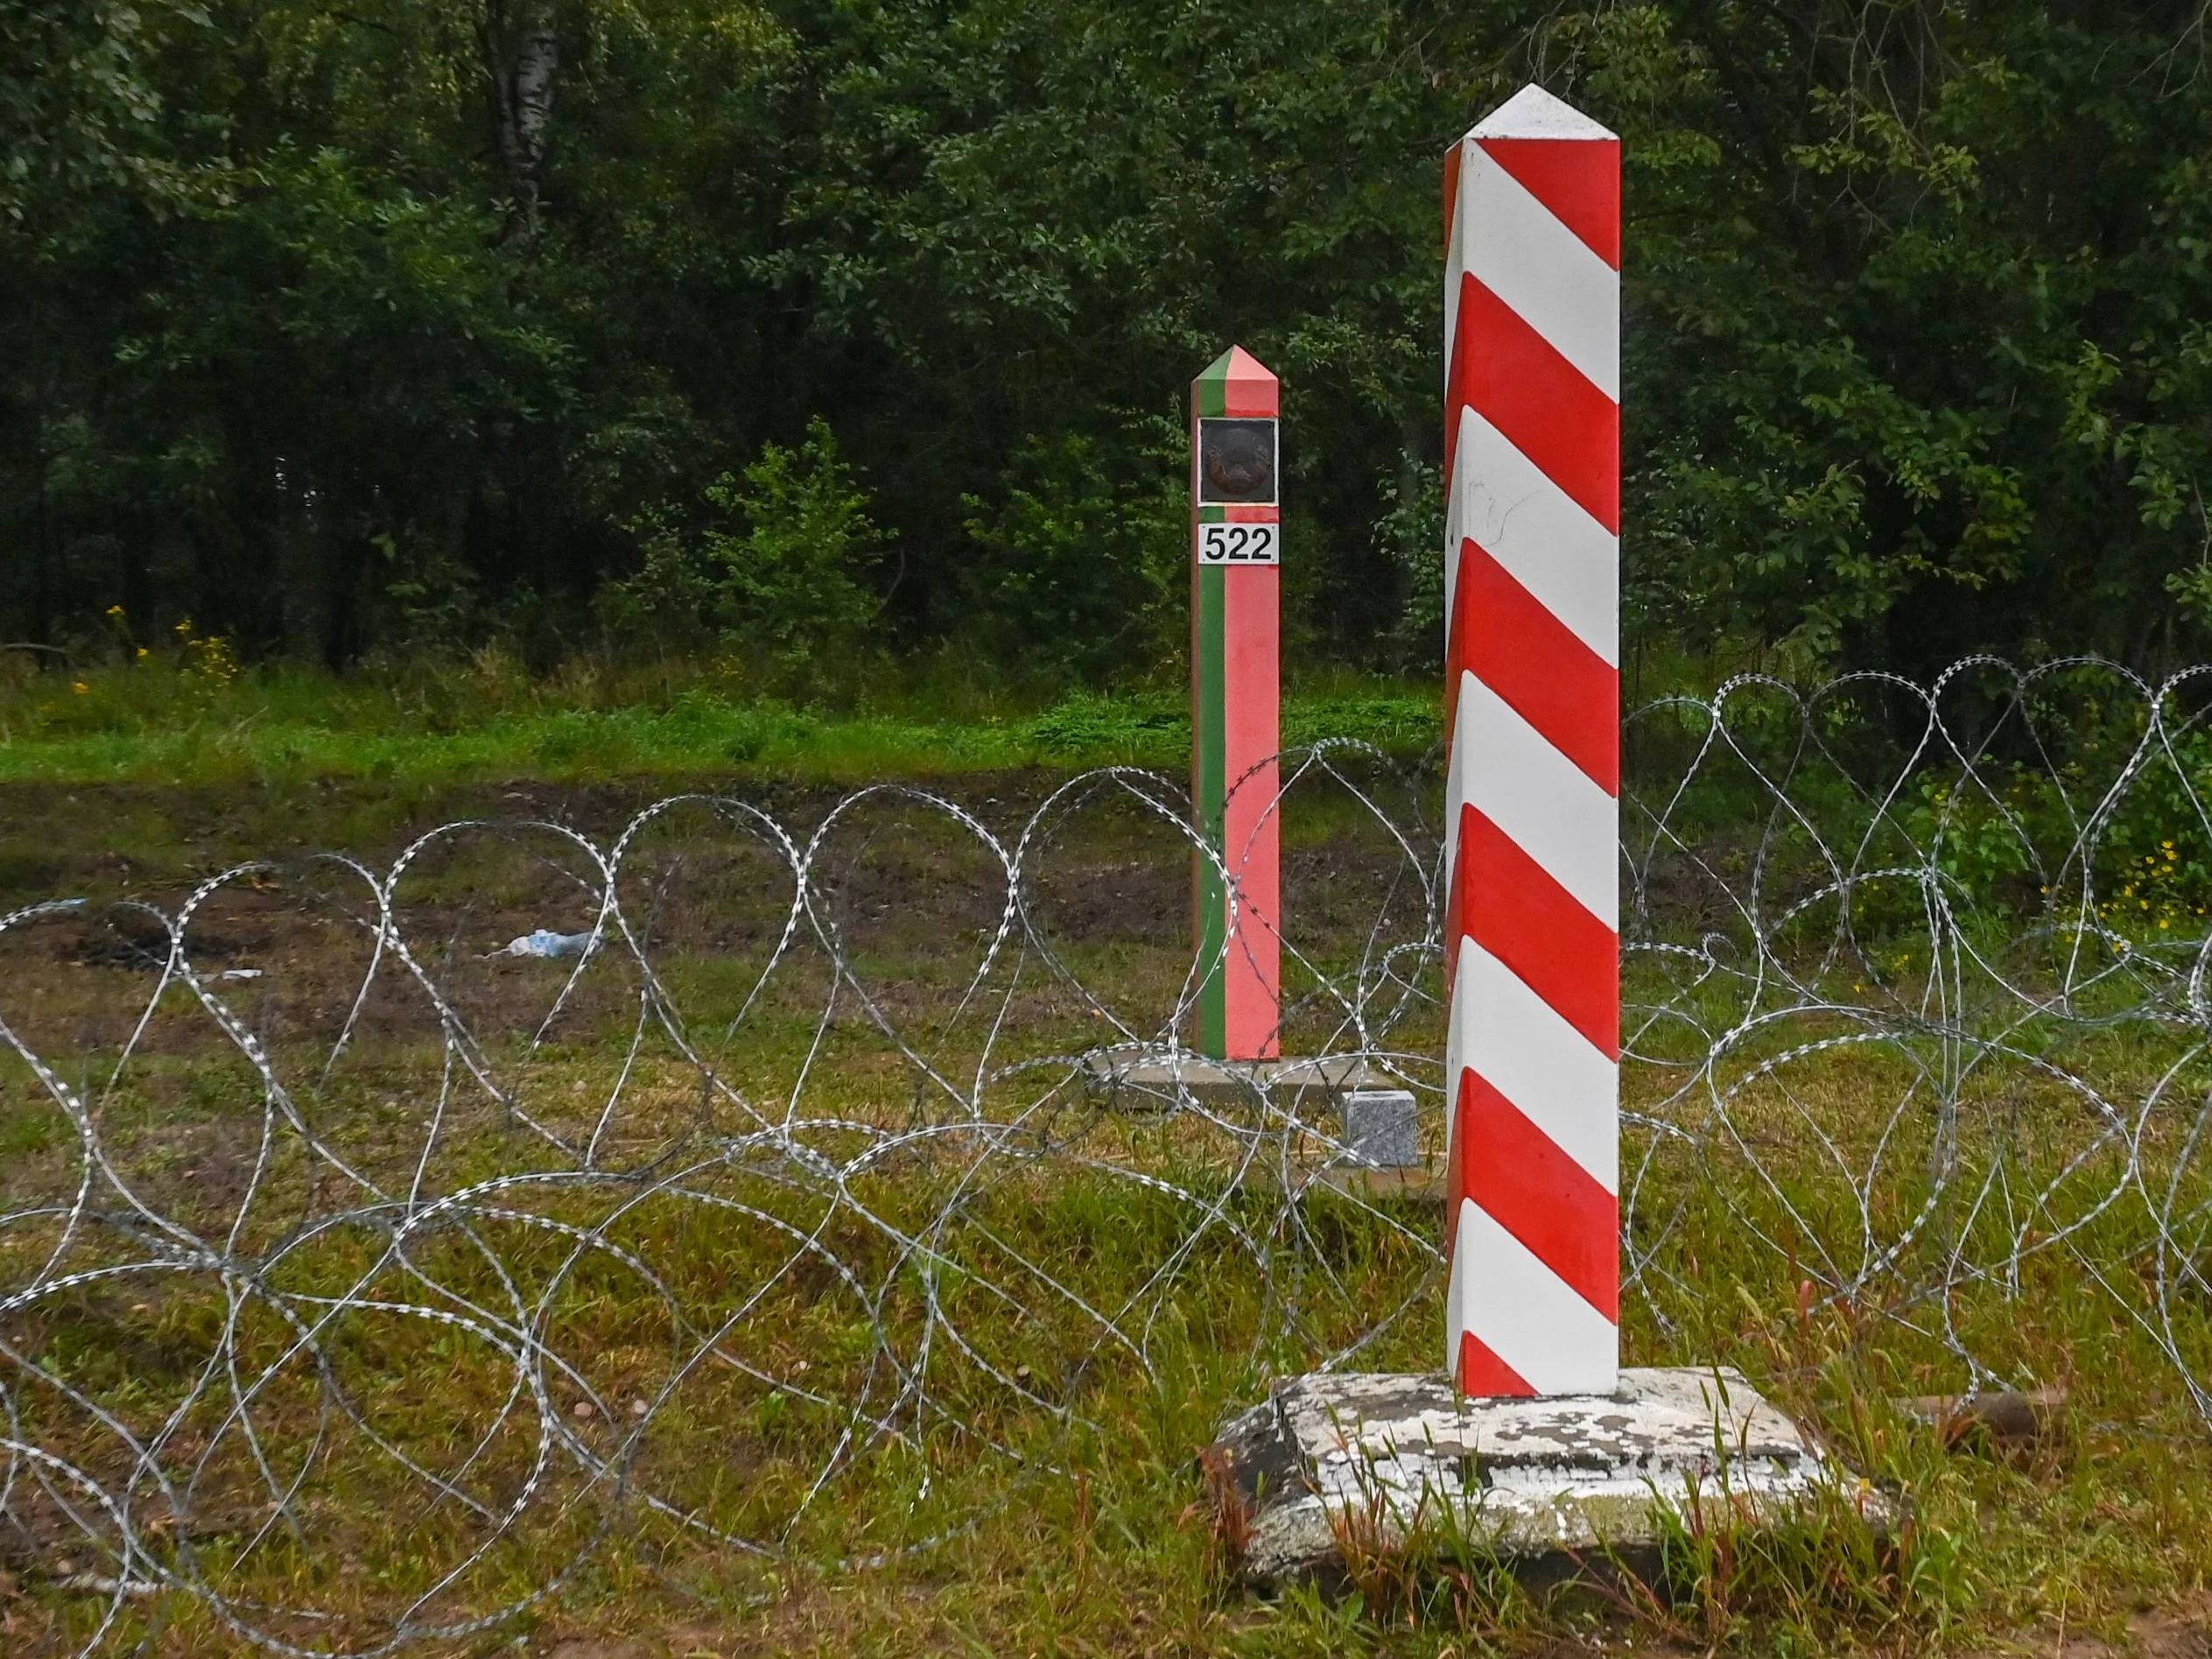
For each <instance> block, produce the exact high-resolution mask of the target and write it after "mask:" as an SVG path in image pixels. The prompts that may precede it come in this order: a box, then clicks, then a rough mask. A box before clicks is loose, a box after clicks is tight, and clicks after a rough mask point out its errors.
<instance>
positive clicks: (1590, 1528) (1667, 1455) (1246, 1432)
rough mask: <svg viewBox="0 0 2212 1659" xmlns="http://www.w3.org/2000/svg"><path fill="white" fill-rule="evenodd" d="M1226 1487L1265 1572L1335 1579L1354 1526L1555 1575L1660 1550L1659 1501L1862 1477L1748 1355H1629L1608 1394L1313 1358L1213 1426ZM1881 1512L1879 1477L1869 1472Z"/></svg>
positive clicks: (1377, 1543) (1768, 1498) (1871, 1504)
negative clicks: (1443, 1543)
mask: <svg viewBox="0 0 2212 1659" xmlns="http://www.w3.org/2000/svg"><path fill="white" fill-rule="evenodd" d="M1214 1451H1215V1454H1216V1457H1217V1458H1218V1464H1217V1468H1218V1470H1219V1471H1220V1472H1221V1473H1223V1474H1225V1475H1226V1477H1227V1479H1226V1480H1225V1481H1223V1482H1222V1483H1221V1485H1220V1487H1219V1489H1218V1490H1217V1492H1216V1494H1215V1500H1216V1501H1217V1502H1218V1503H1222V1504H1228V1503H1235V1504H1237V1505H1238V1506H1239V1508H1240V1509H1241V1514H1240V1515H1239V1516H1238V1517H1236V1519H1235V1522H1234V1523H1233V1524H1232V1526H1231V1527H1229V1528H1228V1530H1229V1532H1230V1534H1231V1536H1239V1537H1241V1538H1242V1540H1243V1541H1244V1542H1243V1550H1244V1573H1245V1576H1246V1579H1247V1580H1248V1581H1249V1582H1251V1583H1253V1584H1254V1585H1260V1586H1280V1585H1284V1584H1287V1583H1290V1582H1293V1581H1296V1580H1297V1579H1301V1578H1323V1579H1327V1578H1331V1577H1332V1576H1333V1575H1335V1574H1337V1573H1340V1572H1341V1571H1343V1569H1344V1566H1345V1550H1344V1543H1345V1539H1346V1538H1347V1537H1350V1538H1353V1539H1356V1540H1359V1544H1360V1547H1361V1548H1363V1549H1368V1550H1373V1549H1383V1550H1387V1549H1390V1548H1394V1547H1397V1546H1401V1545H1403V1544H1405V1543H1408V1541H1410V1540H1413V1539H1415V1537H1416V1536H1417V1535H1418V1534H1420V1533H1421V1532H1422V1531H1424V1530H1432V1531H1433V1530H1443V1529H1449V1531H1450V1535H1451V1536H1456V1537H1458V1538H1462V1539H1465V1540H1468V1541H1470V1542H1472V1543H1477V1544H1478V1545H1481V1546H1485V1547H1487V1548H1490V1549H1492V1550H1495V1551H1496V1552H1497V1553H1498V1555H1499V1557H1502V1558H1504V1559H1506V1561H1508V1562H1510V1563H1512V1564H1515V1565H1516V1566H1519V1567H1523V1568H1534V1569H1535V1570H1536V1571H1537V1576H1541V1577H1558V1576H1564V1574H1565V1573H1567V1572H1569V1571H1573V1570H1575V1569H1576V1568H1577V1567H1579V1566H1580V1565H1581V1564H1583V1558H1584V1557H1590V1556H1592V1555H1596V1556H1599V1557H1606V1556H1610V1557H1613V1558H1614V1559H1615V1560H1616V1561H1619V1562H1622V1563H1626V1564H1631V1565H1633V1564H1637V1563H1638V1562H1639V1559H1640V1558H1648V1557H1651V1556H1652V1555H1653V1553H1654V1551H1655V1549H1656V1546H1657V1544H1658V1543H1659V1540H1660V1537H1661V1525H1662V1522H1663V1519H1664V1515H1663V1512H1664V1511H1665V1510H1666V1509H1668V1508H1672V1509H1673V1510H1674V1511H1675V1514H1677V1515H1680V1514H1681V1513H1682V1511H1683V1508H1684V1507H1685V1505H1686V1504H1688V1503H1689V1501H1691V1499H1690V1494H1691V1493H1692V1491H1693V1490H1695V1491H1696V1493H1697V1494H1699V1496H1700V1499H1701V1500H1702V1501H1705V1502H1712V1501H1716V1500H1717V1499H1718V1498H1719V1497H1720V1495H1721V1494H1722V1492H1723V1491H1724V1490H1725V1492H1726V1493H1727V1494H1729V1501H1731V1503H1737V1504H1739V1505H1740V1506H1741V1507H1740V1508H1738V1509H1737V1511H1736V1513H1738V1514H1741V1513H1744V1512H1745V1510H1747V1511H1748V1513H1749V1515H1751V1516H1752V1518H1753V1519H1754V1520H1761V1519H1768V1518H1774V1517H1779V1516H1780V1515H1783V1514H1785V1513H1787V1511H1788V1510H1789V1509H1790V1508H1793V1507H1794V1506H1796V1505H1798V1504H1801V1503H1803V1502H1806V1501H1808V1500H1810V1499H1811V1498H1812V1497H1813V1495H1814V1494H1815V1492H1817V1491H1818V1490H1820V1489H1821V1488H1822V1487H1836V1485H1837V1484H1838V1483H1839V1482H1844V1483H1850V1484H1847V1485H1846V1487H1845V1489H1846V1490H1851V1489H1853V1488H1854V1487H1857V1483H1855V1482H1852V1481H1851V1477H1850V1476H1849V1475H1847V1474H1846V1473H1844V1472H1843V1470H1842V1469H1841V1468H1840V1466H1837V1465H1836V1464H1835V1463H1833V1462H1832V1461H1830V1460H1829V1459H1827V1458H1826V1457H1825V1456H1823V1455H1822V1452H1820V1450H1819V1449H1818V1448H1817V1447H1816V1446H1815V1445H1814V1444H1813V1443H1812V1442H1811V1441H1809V1440H1808V1438H1806V1436H1805V1435H1804V1434H1803V1433H1802V1432H1801V1431H1800V1430H1799V1429H1798V1427H1797V1425H1796V1424H1794V1423H1792V1422H1791V1421H1790V1420H1789V1419H1788V1418H1787V1417H1786V1416H1783V1415H1782V1414H1781V1413H1780V1411H1778V1410H1776V1409H1774V1408H1773V1406H1772V1405H1770V1404H1768V1403H1767V1402H1766V1400H1765V1399H1763V1398H1762V1397H1761V1396H1760V1395H1759V1394H1758V1392H1757V1391H1756V1390H1754V1389H1753V1388H1752V1387H1751V1385H1750V1384H1749V1383H1747V1382H1745V1381H1744V1379H1743V1378H1742V1376H1740V1375H1739V1374H1737V1373H1736V1372H1734V1371H1730V1370H1721V1371H1718V1372H1715V1371H1710V1370H1706V1371H1700V1370H1694V1369H1690V1368H1689V1367H1679V1368H1677V1367H1663V1368H1642V1369H1628V1370H1623V1371H1622V1372H1621V1374H1620V1386H1619V1389H1618V1390H1617V1391H1616V1392H1614V1393H1612V1394H1611V1395H1553V1396H1550V1397H1548V1398H1542V1399H1462V1398H1459V1397H1457V1396H1456V1395H1454V1393H1453V1390H1452V1387H1451V1384H1450V1381H1448V1380H1447V1379H1445V1378H1444V1377H1442V1376H1404V1375H1390V1374H1345V1375H1324V1374H1315V1375H1310V1376H1303V1377H1296V1378H1292V1379H1290V1380H1289V1381H1283V1382H1281V1383H1278V1384H1277V1385H1276V1386H1275V1390H1274V1392H1273V1393H1272V1395H1270V1396H1269V1398H1268V1400H1267V1401H1266V1402H1265V1403H1263V1404H1261V1405H1258V1406H1255V1407H1253V1409H1251V1410H1249V1411H1246V1412H1245V1413H1244V1414H1243V1415H1241V1416H1238V1417H1236V1418H1235V1419H1234V1420H1232V1422H1231V1423H1230V1424H1228V1425H1227V1426H1226V1427H1225V1429H1224V1430H1223V1431H1222V1435H1221V1438H1220V1440H1219V1441H1218V1443H1217V1444H1216V1445H1215V1448H1214ZM1857 1491H1858V1501H1859V1507H1860V1510H1861V1513H1862V1514H1863V1515H1865V1516H1866V1518H1867V1519H1868V1521H1869V1522H1876V1523H1878V1522H1881V1521H1882V1520H1884V1519H1885V1514H1886V1512H1885V1508H1884V1507H1883V1503H1882V1500H1881V1499H1880V1497H1879V1495H1878V1494H1875V1493H1874V1492H1873V1491H1872V1490H1871V1488H1864V1487H1857Z"/></svg>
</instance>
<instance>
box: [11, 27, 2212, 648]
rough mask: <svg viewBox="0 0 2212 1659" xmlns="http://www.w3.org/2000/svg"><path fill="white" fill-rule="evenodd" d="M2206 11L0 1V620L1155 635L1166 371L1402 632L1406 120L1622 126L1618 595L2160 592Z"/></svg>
mask: <svg viewBox="0 0 2212 1659" xmlns="http://www.w3.org/2000/svg"><path fill="white" fill-rule="evenodd" d="M2205 22H2206V19H2205V13H2204V12H2203V11H2202V10H2201V8H2200V7H2199V6H2197V5H2196V4H2194V0H2191V3H2190V4H2179V3H2178V0H2173V3H2167V4H2158V3H2155V0H2153V3H2145V4H2125V3H2123V0H2096V3H2095V4H2092V3H2091V0H2051V3H2040V0H1656V3H1655V4H1581V5H1577V4H1557V3H1556V0H1484V3H1483V4H1445V3H1444V0H1265V3H1264V4H1260V3H1259V0H350V3H349V4H324V3H321V0H131V3H130V4H124V3H123V0H0V641H4V642H10V643H18V644H20V645H22V646H25V647H27V648H30V649H31V652H32V655H34V656H41V655H43V656H44V657H47V658H49V659H50V660H52V661H53V662H55V663H57V664H59V663H62V662H66V661H71V660H75V661H83V660H87V659H88V657H96V656H99V655H101V654H102V653H105V654H107V655H108V656H109V657H114V656H115V655H116V654H117V653H121V654H123V655H128V654H129V653H130V651H132V650H146V649H149V648H163V647H169V648H173V646H174V642H175V639H176V638H179V637H183V638H186V639H189V640H192V641H194V642H197V643H198V644H199V646H200V648H201V649H207V641H209V640H214V641H217V642H219V643H220V644H221V649H222V650H225V651H227V652H231V653H235V657H237V658H238V659H239V660H241V661H243V662H245V663H247V664H252V663H255V662H263V661H266V662H290V663H295V664H310V665H317V664H319V665H323V666H327V667H328V668H331V669H335V670H348V669H353V668H355V667H358V666H359V665H362V664H368V663H374V662H376V661H390V660H393V659H396V658H399V657H408V656H410V655H416V654H422V653H436V652H439V651H461V650H469V649H472V648H474V647H476V646H479V645H481V644H482V643H484V642H486V641H491V640H496V641H501V642H503V643H505V644H506V646H507V647H508V648H509V649H510V650H513V651H514V652H515V653H516V654H517V656H518V657H521V658H523V659H524V660H527V661H528V662H530V663H533V664H540V665H544V664H552V663H556V662H558V661H559V660H560V659H562V658H563V657H565V656H567V655H569V654H571V653H574V652H579V651H601V652H614V653H618V654H619V653H621V652H625V651H629V652H639V651H660V652H668V651H678V650H680V651H689V652H693V653H698V654H703V655H705V656H708V657H713V656H717V655H719V657H720V659H722V660H724V661H727V662H729V663H733V664H736V665H737V666H738V669H739V670H740V671H741V674H742V676H743V677H744V678H748V679H750V680H753V681H755V682H756V683H758V684H760V685H784V684H809V685H814V686H815V687H817V688H820V687H823V686H825V685H827V686H831V687H833V686H834V685H835V683H836V682H837V681H838V680H839V678H841V677H842V675H843V673H844V665H846V664H850V663H851V662H852V661H853V660H855V659H856V658H857V657H860V656H868V657H882V658H890V657H896V658H902V659H903V658H915V657H930V656H931V655H934V656H936V657H939V658H950V659H955V660H958V661H959V662H960V663H962V664H966V665H968V667H969V668H970V670H971V671H974V672H979V673H992V674H997V675H1001V676H1003V677H1005V678H1008V679H1009V680H1014V681H1021V682H1022V683H1036V684H1039V685H1048V686H1061V687H1066V686H1079V685H1113V684H1117V683H1127V682H1129V681H1132V680H1134V679H1141V678H1144V677H1146V676H1148V675H1154V674H1160V673H1165V672H1171V671H1173V669H1174V665H1175V664H1176V663H1177V662H1178V661H1179V659H1180V653H1181V652H1182V651H1183V649H1184V639H1185V635H1186V629H1187V621H1186V606H1187V581H1186V579H1185V578H1184V577H1183V568H1184V559H1185V558H1186V554H1185V552H1184V550H1183V536H1184V531H1183V524H1184V521H1185V516H1186V505H1185V502H1184V499H1183V492H1184V488H1185V486H1184V464H1185V463H1184V459H1183V455H1184V450H1183V446H1184V441H1185V439H1184V436H1183V418H1184V414H1183V397H1184V396H1185V393H1186V389H1187V387H1188V384H1189V383H1190V377H1191V376H1193V375H1194V374H1195V373H1196V372H1197V369H1200V368H1201V367H1203V366H1204V363H1205V362H1207V361H1208V360H1209V359H1210V358H1211V357H1212V356H1213V355H1215V354H1216V353H1217V352H1218V350H1219V349H1221V348H1222V347H1223V346H1224V345H1225V344H1226V343H1228V342H1230V341H1238V342H1240V343H1242V344H1243V345H1245V346H1246V348H1249V349H1250V350H1252V351H1253V352H1254V353H1255V354H1256V355H1259V356H1260V358H1261V359H1262V360H1263V361H1264V362H1267V363H1268V365H1269V366H1270V367H1272V368H1273V369H1275V370H1276V372H1277V373H1278V374H1280V375H1281V376H1282V382H1283V386H1284V397H1285V405H1284V412H1285V467H1286V476H1287V481H1288V482H1287V496H1286V500H1287V502H1288V509H1287V512H1288V518H1287V538H1286V539H1287V547H1288V549H1289V557H1288V559H1287V562H1286V571H1287V576H1286V581H1287V587H1286V604H1287V607H1288V609H1289V615H1288V617H1287V619H1286V620H1287V623H1288V627H1289V640H1290V642H1291V645H1292V648H1293V650H1294V651H1295V652H1296V654H1297V660H1299V661H1302V662H1322V663H1345V664H1357V665H1359V667H1360V668H1361V669H1363V670H1366V671H1386V672H1397V671H1403V672H1408V673H1424V672H1426V671H1429V669H1430V668H1431V666H1432V665H1433V664H1435V662H1436V660H1437V659H1438V657H1439V655H1440V652H1439V647H1438V643H1437V636H1438V632H1439V621H1440V619H1439V615H1438V611H1439V587H1440V580H1441V578H1440V560H1439V557H1438V541H1439V535H1440V511H1439V493H1438V483H1437V458H1438V457H1437V452H1438V445H1439V435H1440V434H1439V418H1440V417H1439V403H1440V378H1441V369H1440V362H1439V358H1440V351H1439V347H1438V339H1437V337H1438V332H1439V313H1440V304H1441V302H1440V297H1439V287H1440V263H1439V253H1438V242H1439V236H1440V234H1441V212H1440V206H1439V201H1438V179H1439V159H1440V157H1441V155H1442V152H1443V150H1444V148H1445V147H1446V146H1447V145H1448V144H1450V142H1451V141H1452V140H1453V139H1454V138H1455V137H1457V135H1458V134H1459V133H1461V132H1462V131H1464V129H1465V128H1466V127H1467V126H1468V125H1469V124H1471V123H1472V122H1473V121H1474V120H1476V119H1477V118H1478V117H1479V116H1481V115H1482V114H1483V113H1484V112H1485V111H1486V110H1487V109H1490V108H1492V106H1494V105H1495V104H1496V103H1497V102H1499V101H1500V100H1501V99H1502V98H1503V97H1505V96H1506V95H1508V94H1509V93H1510V92H1511V91H1512V90H1513V88H1516V87H1517V86H1519V85H1520V84H1521V83H1523V82H1525V81H1530V80H1534V81H1540V82H1541V83H1542V84H1543V85H1545V86H1546V87H1548V88H1550V89H1552V90H1553V91H1555V92H1556V93H1558V94H1560V95H1562V96H1564V97H1567V98H1569V100H1571V101H1573V102H1576V103H1577V104H1579V105H1580V106H1582V107H1583V108H1584V109H1588V110H1589V111H1591V113H1592V114H1593V115H1595V116H1598V118H1600V119H1601V120H1603V121H1605V123H1608V124H1609V125H1611V126H1612V127H1613V128H1614V129H1615V130H1618V131H1619V132H1620V133H1621V134H1622V136H1623V137H1624V139H1625V141H1626V214H1627V225H1626V244H1625V245H1626V265H1625V275H1626V288H1625V300H1624V305H1625V317H1624V340H1625V362H1624V376H1625V401H1624V409H1625V420H1626V433H1625V449H1624V453H1625V458H1626V467H1627V476H1626V482H1625V513H1624V517H1625V520H1626V532H1625V533H1626V544H1625V557H1626V571H1627V583H1628V591H1627V594H1626V601H1627V605H1626V628H1627V632H1628V636H1629V639H1628V648H1629V650H1630V652H1631V654H1632V657H1634V658H1636V659H1637V660H1639V661H1642V660H1647V659H1651V660H1660V659H1677V660H1678V659H1681V658H1682V657H1685V656H1688V657H1703V658H1705V659H1715V658H1725V659H1727V660H1730V661H1737V662H1741V661H1758V662H1761V663H1765V664H1771V665H1778V666H1780V667H1782V668H1784V669H1788V668H1791V667H1802V668H1804V669H1806V670H1807V671H1831V670H1835V669H1838V668H1850V667H1857V666H1879V667H1883V668H1888V669H1893V670H1896V671H1900V672H1905V673H1926V672H1927V671H1930V670H1932V669H1934V668H1936V667H1939V666H1940V665H1941V664H1945V663H1948V662H1949V661H1951V660H1952V659H1954V658H1956V657H1958V656H1959V655H1961V654H1962V653H1965V652H1970V651H1977V650H1991V651H1997V652H2002V653H2006V654H2009V655H2012V656H2014V657H2020V658H2023V659H2027V660H2034V659H2039V658H2043V657H2051V656H2054V655H2061V654H2065V653H2071V652H2077V651H2079V652H2096V653H2102V654H2104V655H2107V656H2110V657H2116V658H2118V659H2120V660H2122V661H2124V662H2126V663H2128V664H2131V665H2134V666H2137V667H2139V668H2143V669H2146V670H2150V671H2157V670H2159V669H2160V668H2162V667H2167V666H2171V665H2173V664H2177V663H2180V662H2185V661H2189V660H2194V657H2196V656H2201V654H2202V653H2203V651H2204V650H2205V648H2206V645H2207V643H2208V641H2207V635H2208V630H2212V514H2208V508H2207V504H2206V500H2205V489H2206V484H2207V482H2208V477H2212V263H2208V262H2212V65H2208V62H2207V58H2206V53H2207V36H2206V27H2205Z"/></svg>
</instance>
